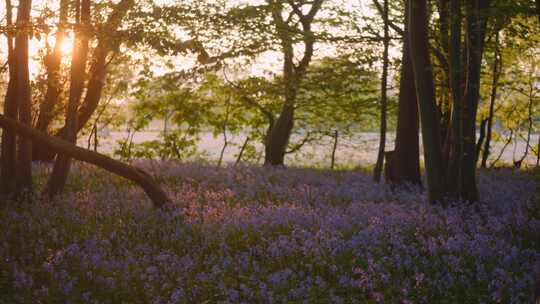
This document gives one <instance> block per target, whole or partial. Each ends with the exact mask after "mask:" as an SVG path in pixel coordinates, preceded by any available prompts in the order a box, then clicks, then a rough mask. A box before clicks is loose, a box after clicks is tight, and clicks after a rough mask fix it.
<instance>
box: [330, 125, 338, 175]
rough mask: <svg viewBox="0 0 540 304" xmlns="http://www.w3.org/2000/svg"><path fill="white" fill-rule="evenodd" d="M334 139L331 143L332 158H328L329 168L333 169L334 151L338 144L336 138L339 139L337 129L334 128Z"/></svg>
mask: <svg viewBox="0 0 540 304" xmlns="http://www.w3.org/2000/svg"><path fill="white" fill-rule="evenodd" d="M332 137H333V139H334V145H332V156H331V157H332V158H331V160H330V170H334V167H335V164H336V151H337V146H338V140H339V131H338V130H335V131H334V134H333V136H332Z"/></svg>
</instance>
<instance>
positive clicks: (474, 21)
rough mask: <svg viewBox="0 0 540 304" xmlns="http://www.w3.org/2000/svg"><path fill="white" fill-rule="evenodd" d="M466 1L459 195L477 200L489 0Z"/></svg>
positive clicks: (466, 199)
mask: <svg viewBox="0 0 540 304" xmlns="http://www.w3.org/2000/svg"><path fill="white" fill-rule="evenodd" d="M473 2H474V3H469V4H468V5H467V35H466V39H467V82H466V89H465V95H464V99H463V117H462V121H463V124H462V126H463V157H462V165H461V167H462V168H463V172H462V178H461V179H460V182H461V192H460V198H461V199H462V200H464V201H468V202H476V201H477V200H478V189H477V184H476V114H477V112H478V100H479V98H480V71H481V66H482V55H483V53H484V38H485V34H486V25H487V18H488V17H487V9H488V8H489V4H490V1H489V0H476V1H473Z"/></svg>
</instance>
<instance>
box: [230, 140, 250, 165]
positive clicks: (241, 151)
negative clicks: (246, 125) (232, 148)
mask: <svg viewBox="0 0 540 304" xmlns="http://www.w3.org/2000/svg"><path fill="white" fill-rule="evenodd" d="M249 140H250V138H249V135H248V136H246V140H244V143H243V144H242V147H241V148H240V152H238V156H237V157H236V162H235V163H234V164H235V165H238V164H239V163H240V162H241V161H242V157H243V156H244V151H246V147H247V145H248V144H249Z"/></svg>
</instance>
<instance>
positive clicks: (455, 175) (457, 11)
mask: <svg viewBox="0 0 540 304" xmlns="http://www.w3.org/2000/svg"><path fill="white" fill-rule="evenodd" d="M450 14H451V15H452V22H451V33H450V48H449V50H450V87H451V91H452V101H453V102H452V115H451V118H450V122H451V123H450V128H449V134H447V138H446V143H445V151H447V153H448V154H447V156H446V159H447V168H446V176H445V178H446V185H447V187H448V190H449V192H451V193H452V194H453V195H454V196H458V193H460V192H461V190H460V187H461V183H460V182H459V181H460V180H461V176H462V172H463V168H462V157H463V124H462V117H463V94H462V91H463V88H462V75H463V73H462V72H463V70H462V58H461V44H462V43H461V27H462V23H461V18H462V16H461V15H462V14H461V0H451V3H450Z"/></svg>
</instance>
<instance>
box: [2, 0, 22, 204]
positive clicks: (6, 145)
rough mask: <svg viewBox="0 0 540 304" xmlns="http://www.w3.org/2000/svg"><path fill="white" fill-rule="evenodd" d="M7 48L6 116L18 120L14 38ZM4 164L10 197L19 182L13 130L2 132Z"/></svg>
mask: <svg viewBox="0 0 540 304" xmlns="http://www.w3.org/2000/svg"><path fill="white" fill-rule="evenodd" d="M6 20H7V25H8V26H12V25H13V23H12V20H13V16H12V6H11V1H10V0H6ZM6 37H7V48H8V66H9V83H8V87H7V91H6V96H5V101H4V115H6V117H9V118H11V119H15V120H17V119H18V118H17V117H18V102H17V99H15V98H14V95H15V84H16V78H17V73H16V69H17V67H16V63H15V54H14V52H13V36H12V35H11V34H9V33H8V34H7V35H6ZM1 153H2V164H1V166H0V170H1V171H0V175H1V176H0V178H1V183H2V185H1V191H2V193H3V194H6V195H10V194H13V193H15V192H16V190H17V189H16V188H17V182H16V179H15V178H13V177H14V176H15V175H16V172H17V166H16V164H17V136H16V134H15V132H13V131H11V130H4V131H3V132H2V151H1Z"/></svg>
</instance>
